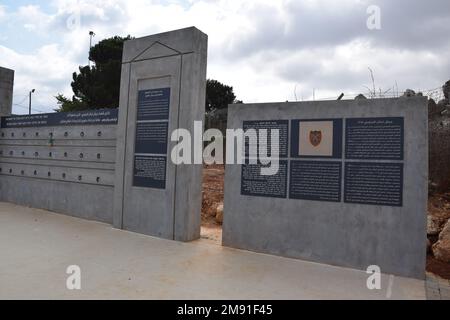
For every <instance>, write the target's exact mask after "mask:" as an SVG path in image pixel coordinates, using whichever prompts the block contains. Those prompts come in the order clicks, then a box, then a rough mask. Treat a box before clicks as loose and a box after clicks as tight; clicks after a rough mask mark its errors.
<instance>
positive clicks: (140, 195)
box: [114, 27, 207, 241]
mask: <svg viewBox="0 0 450 320" xmlns="http://www.w3.org/2000/svg"><path fill="white" fill-rule="evenodd" d="M206 59H207V36H206V35H205V34H204V33H202V32H201V31H199V30H198V29H196V28H194V27H192V28H187V29H181V30H177V31H172V32H166V33H161V34H156V35H153V36H149V37H145V38H141V39H135V40H130V41H127V42H126V43H125V45H124V51H123V66H122V80H121V89H120V90H121V91H120V114H119V126H118V132H117V134H118V136H117V138H118V143H117V161H116V180H115V202H114V226H115V227H117V228H121V229H126V230H130V231H134V232H139V233H143V234H147V235H152V236H157V237H161V238H166V239H173V240H179V241H190V240H194V239H197V238H199V237H200V210H201V179H202V166H201V165H182V166H176V165H175V164H173V163H172V161H171V158H170V150H171V149H172V147H173V146H174V145H175V142H174V143H172V142H170V138H171V137H170V133H171V132H173V131H174V130H175V129H178V128H183V129H187V130H189V131H190V132H193V131H194V130H193V129H194V121H202V120H203V118H204V108H205V94H206Z"/></svg>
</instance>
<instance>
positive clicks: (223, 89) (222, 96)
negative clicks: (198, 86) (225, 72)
mask: <svg viewBox="0 0 450 320" xmlns="http://www.w3.org/2000/svg"><path fill="white" fill-rule="evenodd" d="M236 102H240V103H242V102H241V101H237V100H236V95H235V94H234V92H233V87H230V86H227V85H225V84H223V83H220V82H219V81H217V80H212V79H208V80H207V81H206V112H211V111H215V110H220V109H226V108H228V105H229V104H232V103H236Z"/></svg>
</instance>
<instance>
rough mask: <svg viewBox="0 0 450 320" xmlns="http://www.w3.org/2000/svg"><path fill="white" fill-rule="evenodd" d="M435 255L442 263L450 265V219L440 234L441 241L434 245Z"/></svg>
mask: <svg viewBox="0 0 450 320" xmlns="http://www.w3.org/2000/svg"><path fill="white" fill-rule="evenodd" d="M433 255H434V256H435V258H436V259H438V260H440V261H443V262H449V263H450V219H449V220H448V221H447V223H446V224H445V227H444V229H442V231H441V233H440V234H439V241H438V242H436V243H435V244H434V245H433Z"/></svg>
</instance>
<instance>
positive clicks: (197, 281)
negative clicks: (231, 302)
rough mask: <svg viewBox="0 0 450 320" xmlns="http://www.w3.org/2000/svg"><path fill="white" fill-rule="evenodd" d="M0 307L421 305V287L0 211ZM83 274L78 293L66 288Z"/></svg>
mask: <svg viewBox="0 0 450 320" xmlns="http://www.w3.org/2000/svg"><path fill="white" fill-rule="evenodd" d="M0 255H1V257H0V299H16V298H18V299H25V298H26V299H227V300H228V299H253V300H256V299H259V300H260V299H387V298H392V299H425V297H426V296H425V286H424V281H419V280H413V279H405V278H400V277H391V276H386V275H383V277H382V289H381V290H374V291H371V290H368V289H367V287H366V280H367V275H366V273H365V272H361V271H356V270H352V269H345V268H338V267H332V266H327V265H321V264H317V263H310V262H305V261H300V260H293V259H285V258H280V257H275V256H269V255H263V254H257V253H252V252H247V251H240V250H234V249H229V248H224V247H220V246H217V245H213V244H210V242H208V241H205V240H200V241H196V242H193V243H178V242H173V241H167V240H160V239H155V238H152V237H146V236H142V235H138V234H133V233H129V232H126V231H121V230H115V229H113V228H112V227H110V226H108V225H105V224H101V223H96V222H89V221H84V220H80V219H75V218H71V217H66V216H63V215H58V214H54V213H50V212H48V211H43V210H36V209H30V208H25V207H20V206H15V205H12V204H6V203H0ZM69 265H78V266H80V268H81V276H82V278H81V279H82V282H81V283H82V284H81V286H82V289H81V290H79V291H70V290H68V289H67V288H66V279H67V277H68V275H67V274H66V269H67V267H68V266H69Z"/></svg>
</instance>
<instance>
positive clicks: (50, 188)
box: [0, 125, 117, 224]
mask: <svg viewBox="0 0 450 320" xmlns="http://www.w3.org/2000/svg"><path fill="white" fill-rule="evenodd" d="M116 129H117V125H96V126H56V127H34V128H9V129H0V190H1V192H0V201H7V202H12V203H16V204H21V205H26V206H31V207H35V208H41V209H47V210H52V211H55V212H58V213H63V214H67V215H71V216H75V217H80V218H85V219H90V220H96V221H101V222H107V223H110V224H112V223H113V202H114V201H113V197H114V178H115V174H114V170H115V159H116ZM50 134H52V137H53V138H52V139H53V144H50V143H49V137H50Z"/></svg>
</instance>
